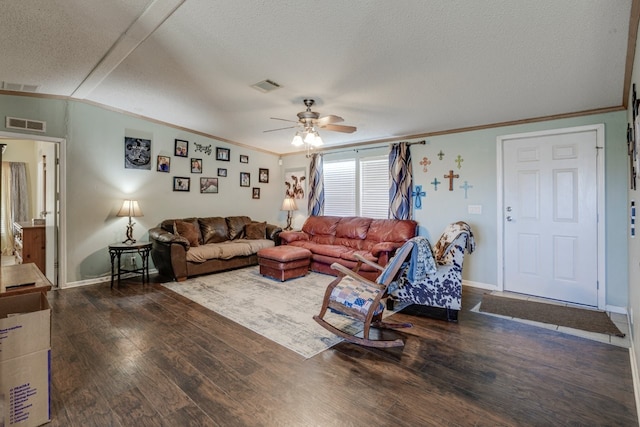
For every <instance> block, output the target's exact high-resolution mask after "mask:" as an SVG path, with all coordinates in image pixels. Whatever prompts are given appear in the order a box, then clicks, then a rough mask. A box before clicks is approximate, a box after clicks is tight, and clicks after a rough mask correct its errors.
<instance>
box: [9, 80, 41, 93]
mask: <svg viewBox="0 0 640 427" xmlns="http://www.w3.org/2000/svg"><path fill="white" fill-rule="evenodd" d="M38 88H39V86H38V85H28V84H23V83H9V82H2V89H4V90H11V91H14V92H37V91H38Z"/></svg>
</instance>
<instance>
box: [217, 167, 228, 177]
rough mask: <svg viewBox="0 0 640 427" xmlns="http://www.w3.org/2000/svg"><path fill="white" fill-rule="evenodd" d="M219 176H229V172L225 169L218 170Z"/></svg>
mask: <svg viewBox="0 0 640 427" xmlns="http://www.w3.org/2000/svg"><path fill="white" fill-rule="evenodd" d="M218 176H227V170H226V169H225V168H218Z"/></svg>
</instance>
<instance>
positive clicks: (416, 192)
mask: <svg viewBox="0 0 640 427" xmlns="http://www.w3.org/2000/svg"><path fill="white" fill-rule="evenodd" d="M414 188H415V190H413V192H412V193H411V195H412V196H413V197H415V198H416V202H415V207H416V209H422V197H426V196H427V193H425V192H424V191H422V185H416V186H414Z"/></svg>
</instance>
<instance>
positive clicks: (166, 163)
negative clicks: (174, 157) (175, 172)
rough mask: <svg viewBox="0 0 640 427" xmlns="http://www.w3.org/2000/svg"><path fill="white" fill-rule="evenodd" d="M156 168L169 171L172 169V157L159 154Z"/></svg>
mask: <svg viewBox="0 0 640 427" xmlns="http://www.w3.org/2000/svg"><path fill="white" fill-rule="evenodd" d="M156 170H157V171H158V172H169V171H170V170H171V157H169V156H158V161H157V166H156Z"/></svg>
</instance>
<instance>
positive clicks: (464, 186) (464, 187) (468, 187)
mask: <svg viewBox="0 0 640 427" xmlns="http://www.w3.org/2000/svg"><path fill="white" fill-rule="evenodd" d="M460 188H462V189H463V190H464V198H465V199H466V198H467V191H468V190H469V189H470V188H473V185H469V184H468V183H467V181H465V182H464V185H461V186H460Z"/></svg>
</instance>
